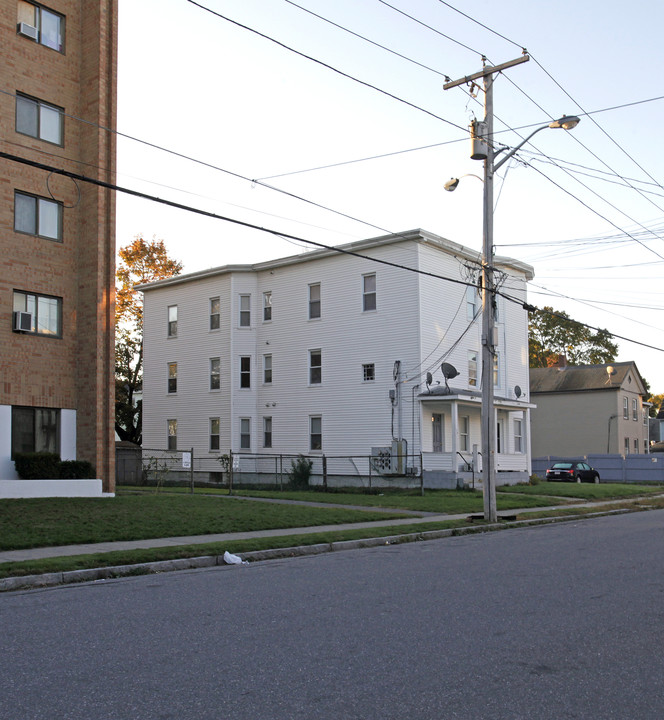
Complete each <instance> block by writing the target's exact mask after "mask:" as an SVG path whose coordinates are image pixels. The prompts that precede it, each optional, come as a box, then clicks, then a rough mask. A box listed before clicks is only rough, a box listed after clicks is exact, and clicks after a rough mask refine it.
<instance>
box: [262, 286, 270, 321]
mask: <svg viewBox="0 0 664 720" xmlns="http://www.w3.org/2000/svg"><path fill="white" fill-rule="evenodd" d="M270 320H272V293H271V292H269V291H268V292H264V293H263V322H269V321H270Z"/></svg>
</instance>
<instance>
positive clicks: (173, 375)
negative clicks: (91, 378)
mask: <svg viewBox="0 0 664 720" xmlns="http://www.w3.org/2000/svg"><path fill="white" fill-rule="evenodd" d="M177 391H178V364H177V363H168V392H169V393H176V392H177Z"/></svg>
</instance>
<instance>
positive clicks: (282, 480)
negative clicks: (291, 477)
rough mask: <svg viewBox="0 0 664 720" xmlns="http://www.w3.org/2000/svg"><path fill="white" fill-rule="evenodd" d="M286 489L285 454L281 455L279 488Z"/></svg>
mask: <svg viewBox="0 0 664 720" xmlns="http://www.w3.org/2000/svg"><path fill="white" fill-rule="evenodd" d="M283 489H284V456H283V455H279V490H282V491H283Z"/></svg>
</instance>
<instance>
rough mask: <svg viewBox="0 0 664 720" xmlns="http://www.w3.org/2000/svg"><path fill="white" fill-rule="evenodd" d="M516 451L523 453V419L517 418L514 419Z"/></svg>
mask: <svg viewBox="0 0 664 720" xmlns="http://www.w3.org/2000/svg"><path fill="white" fill-rule="evenodd" d="M514 452H515V453H519V454H521V455H522V454H523V452H524V447H523V420H522V419H521V418H517V419H515V420H514Z"/></svg>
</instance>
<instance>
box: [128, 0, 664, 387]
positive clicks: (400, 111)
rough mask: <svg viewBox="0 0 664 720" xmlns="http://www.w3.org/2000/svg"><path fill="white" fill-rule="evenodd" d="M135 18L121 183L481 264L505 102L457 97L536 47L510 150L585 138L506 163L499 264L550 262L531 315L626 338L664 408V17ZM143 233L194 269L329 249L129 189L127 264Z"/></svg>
mask: <svg viewBox="0 0 664 720" xmlns="http://www.w3.org/2000/svg"><path fill="white" fill-rule="evenodd" d="M205 8H207V9H205ZM209 10H212V11H213V12H209ZM213 13H216V14H213ZM119 16H120V24H119V53H118V57H119V62H118V123H117V128H118V132H119V133H120V135H119V138H118V166H117V167H118V175H117V183H118V184H119V185H121V186H124V187H129V188H131V189H133V190H138V191H140V192H144V193H147V194H150V195H155V196H157V197H160V198H163V199H167V200H170V201H173V202H176V203H180V204H183V205H188V206H192V207H195V208H198V209H201V210H204V211H206V212H211V213H214V214H217V215H221V216H223V217H226V218H230V219H233V220H237V221H240V222H244V223H249V224H251V225H255V226H258V227H259V228H267V229H270V230H275V231H278V232H283V233H287V234H289V235H293V236H295V237H297V238H302V239H303V240H305V241H307V240H308V241H311V242H315V243H323V244H326V245H339V244H343V243H347V242H351V241H354V240H359V239H364V238H370V237H377V236H380V235H385V234H387V233H392V232H399V231H405V230H411V229H415V228H423V229H425V230H428V231H430V232H433V233H436V234H437V235H440V236H442V237H445V238H448V239H449V240H452V241H454V242H458V243H461V244H463V245H466V246H468V247H470V248H473V249H475V250H477V251H480V250H481V248H482V193H483V188H482V185H481V183H480V182H477V180H476V179H475V178H473V177H472V175H480V176H481V175H482V173H483V163H482V162H481V161H476V160H471V159H470V140H469V134H468V130H467V128H468V125H469V123H470V122H471V121H472V120H473V119H478V120H481V119H482V118H483V116H484V108H483V103H484V97H483V91H482V89H481V88H479V89H472V91H471V88H470V87H469V86H466V85H462V86H461V87H457V88H453V89H449V90H444V89H443V85H444V84H445V82H446V78H449V79H451V80H456V79H459V78H463V77H465V76H468V75H471V74H473V73H475V72H477V71H479V70H480V69H481V68H482V57H483V56H484V57H485V58H486V62H487V63H488V64H491V65H499V64H502V63H505V62H507V61H511V60H514V59H516V58H519V57H521V56H522V54H523V51H524V49H525V50H527V52H528V53H529V56H530V60H529V61H528V62H526V63H523V64H521V65H517V66H515V67H512V68H510V69H508V70H505V71H504V72H503V73H501V74H500V75H497V76H496V80H495V83H494V91H493V96H494V115H495V127H494V130H495V132H496V142H497V143H500V145H501V146H502V145H504V146H507V147H510V148H511V147H515V146H516V145H518V144H519V143H520V142H521V141H522V139H523V138H525V137H526V136H527V135H528V134H529V133H530V132H532V131H533V130H534V129H535V128H537V127H540V126H543V125H547V124H548V123H549V122H550V121H551V120H552V119H556V118H559V117H561V116H562V115H578V116H579V117H580V118H581V123H580V124H579V125H578V126H577V127H576V128H575V129H574V130H572V131H570V132H567V131H565V130H562V129H545V130H543V131H542V132H539V133H538V134H537V135H536V136H535V137H534V138H533V139H532V141H530V142H528V143H527V144H526V145H524V147H523V148H522V149H521V150H520V151H519V152H518V153H517V154H516V155H515V156H514V157H513V158H512V159H511V160H510V161H509V162H506V163H505V164H504V165H503V167H502V168H500V170H499V171H498V173H497V175H496V178H495V184H494V206H495V210H494V243H495V252H496V254H497V255H505V256H509V257H513V258H516V259H518V260H521V261H524V262H526V263H529V264H530V265H532V266H533V268H534V270H535V278H534V280H533V281H532V283H530V285H529V290H528V299H529V302H530V303H531V304H533V305H536V306H539V307H542V306H545V305H547V306H551V307H553V308H554V309H555V310H559V311H564V312H567V313H568V314H569V315H570V316H571V317H572V318H574V319H576V320H579V321H581V322H584V323H587V324H589V325H591V326H594V327H601V328H605V329H607V330H608V331H609V332H611V333H613V334H615V335H619V336H622V337H624V338H626V339H617V342H618V346H619V353H618V358H617V359H618V360H619V361H629V360H633V361H635V362H636V364H637V366H638V368H639V370H640V372H641V375H642V376H644V377H645V378H646V380H647V381H648V383H649V384H650V387H651V390H652V392H654V393H661V392H664V372H663V369H664V352H663V351H662V350H663V349H664V323H662V316H663V311H664V284H662V282H661V278H662V268H664V187H662V181H663V180H664V143H662V141H661V139H660V136H659V133H658V128H659V127H661V126H662V125H664V88H662V87H661V83H660V82H658V79H659V72H658V70H659V68H660V66H661V57H662V52H661V46H662V41H661V28H662V27H663V26H664V5H662V4H660V3H653V2H652V0H633V1H632V2H631V3H630V4H629V5H628V6H626V5H625V4H624V3H622V2H621V3H619V2H617V0H604V1H603V2H601V3H600V2H599V1H598V0H584V2H583V3H579V2H578V0H576V1H573V0H558V2H556V3H544V2H533V0H503V1H502V2H500V3H496V2H494V1H493V0H475V1H474V2H472V3H470V2H464V0H454V2H449V3H448V2H444V1H443V0H334V2H330V1H329V0H327V1H326V0H293V1H291V0H197V2H196V3H194V2H191V1H189V0H119ZM463 175H467V177H462V178H461V182H460V184H459V187H458V188H457V190H456V191H455V192H454V193H448V192H445V190H444V189H443V185H444V183H445V182H446V181H447V180H448V179H449V178H451V177H460V176H463ZM137 235H142V236H143V237H145V238H146V239H151V238H153V237H155V238H157V239H160V240H163V241H164V242H165V244H166V247H167V249H168V252H169V255H170V256H171V257H173V258H175V259H177V260H180V261H181V262H183V264H184V272H185V273H187V272H194V271H197V270H201V269H204V268H208V267H216V266H221V265H226V264H229V263H243V264H245V263H247V264H248V263H254V262H260V261H264V260H269V259H273V258H277V257H284V256H288V255H293V254H297V253H301V252H305V251H307V250H311V249H313V246H312V245H310V244H307V243H306V242H302V241H295V240H285V239H282V238H279V237H276V236H275V235H274V234H268V233H265V232H262V231H260V230H259V229H253V228H247V227H243V226H240V225H238V224H236V223H233V222H229V221H227V220H226V221H224V220H217V219H213V218H206V217H203V216H201V215H196V214H193V213H190V212H187V211H185V210H179V209H174V208H169V207H167V206H165V205H162V204H156V203H154V202H150V201H148V200H144V199H138V198H132V197H130V196H127V195H123V194H121V193H119V194H118V200H117V243H118V247H122V246H124V245H127V244H129V243H130V242H131V241H132V240H133V239H134V238H135V237H136V236H137ZM444 287H445V286H444V284H443V283H442V282H441V294H442V293H444ZM632 341H634V342H632Z"/></svg>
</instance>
